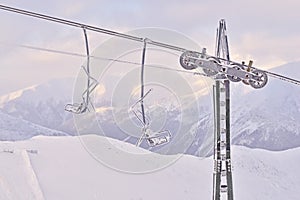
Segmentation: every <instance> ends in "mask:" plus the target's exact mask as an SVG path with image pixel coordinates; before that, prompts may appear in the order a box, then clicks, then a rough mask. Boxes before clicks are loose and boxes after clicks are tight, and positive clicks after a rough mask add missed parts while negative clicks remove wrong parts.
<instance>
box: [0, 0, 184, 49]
mask: <svg viewBox="0 0 300 200" xmlns="http://www.w3.org/2000/svg"><path fill="white" fill-rule="evenodd" d="M0 9H2V10H5V11H9V12H14V13H18V14H22V15H26V16H30V17H35V18H39V19H43V20H47V21H52V22H56V23H60V24H64V25H68V26H73V27H77V28H85V29H86V30H90V31H94V32H98V33H103V34H107V35H111V36H116V37H120V38H124V39H128V40H132V41H136V42H144V38H142V37H137V36H133V35H128V34H124V33H119V32H116V31H111V30H108V29H103V28H99V27H96V26H91V25H87V24H83V23H78V22H74V21H70V20H65V19H62V18H57V17H52V16H48V15H43V14H39V13H35V12H31V11H27V10H22V9H17V8H13V7H9V6H4V5H0ZM148 43H149V44H151V45H154V46H159V47H163V48H167V49H171V50H175V51H180V52H185V51H186V49H184V48H181V47H178V46H174V45H170V44H165V43H161V42H157V41H152V40H149V41H148Z"/></svg>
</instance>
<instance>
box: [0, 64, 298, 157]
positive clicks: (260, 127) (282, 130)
mask: <svg viewBox="0 0 300 200" xmlns="http://www.w3.org/2000/svg"><path fill="white" fill-rule="evenodd" d="M272 71H274V72H278V73H280V74H282V75H287V76H290V77H293V78H296V79H297V78H298V79H300V62H297V63H290V64H287V65H283V66H280V67H277V68H274V69H272ZM113 80H114V79H113V78H112V81H113ZM106 84H109V83H106ZM73 85H74V80H73V79H60V80H59V79H57V80H52V81H50V82H48V83H45V84H41V85H37V86H33V87H30V88H25V89H23V90H20V91H17V92H14V93H11V94H8V95H4V96H2V97H0V110H1V111H2V112H3V113H5V114H2V115H1V118H0V120H2V121H3V122H5V120H7V118H10V119H12V118H15V119H18V120H26V121H27V122H30V123H31V124H35V125H38V126H42V127H47V128H48V129H52V130H57V131H58V132H59V133H61V134H63V133H67V134H70V135H75V134H76V132H77V131H76V126H75V124H74V121H73V117H72V114H70V113H67V112H65V111H64V106H65V104H67V103H70V102H72V92H73ZM106 90H107V91H108V90H109V89H108V88H106ZM108 92H111V91H108ZM105 95H106V94H102V97H103V98H101V99H99V100H97V101H96V103H95V106H96V107H97V108H98V109H97V111H98V112H97V119H98V122H96V121H95V118H92V117H91V115H82V116H79V117H78V116H77V117H76V118H75V121H76V120H77V121H78V119H79V118H81V117H82V119H84V120H82V121H83V122H85V123H84V124H79V126H78V124H77V128H78V130H79V131H80V132H81V133H83V132H86V133H88V132H97V131H100V132H104V133H107V134H108V135H107V136H109V137H113V138H116V139H119V140H126V141H127V142H131V143H135V141H136V138H134V137H128V134H125V133H124V132H123V131H122V130H120V128H119V127H118V125H117V124H116V123H115V117H116V116H114V115H115V114H116V113H113V112H112V111H113V109H114V108H113V107H112V104H111V102H110V101H109V98H106V97H105ZM231 99H232V100H231V123H232V128H231V130H232V143H233V144H238V145H244V146H248V147H251V148H263V149H269V150H284V149H290V148H294V147H300V137H299V133H300V124H299V123H298V122H299V121H300V102H299V99H300V86H297V85H293V84H289V83H287V82H284V81H281V80H277V79H273V78H269V83H268V84H267V86H266V87H265V88H263V89H259V90H255V89H252V88H251V87H249V86H245V85H244V84H242V83H239V84H236V83H233V84H231ZM198 100H199V102H200V103H201V105H200V106H199V109H200V110H201V112H200V115H197V113H196V112H195V111H194V110H193V108H194V103H195V102H190V101H189V99H184V100H183V102H185V103H184V105H182V107H181V109H184V110H185V112H186V114H187V117H186V118H185V121H184V122H182V121H181V117H182V116H181V115H182V113H181V111H180V109H179V108H178V107H176V105H175V106H174V105H173V106H171V105H168V106H165V105H166V104H163V105H162V104H161V103H160V106H159V104H157V106H155V105H156V104H155V105H152V106H151V108H150V110H151V113H152V114H151V115H152V119H155V120H157V121H159V120H163V117H165V116H167V118H166V119H167V120H166V121H165V127H166V128H167V129H169V130H170V131H171V132H175V133H176V131H178V130H179V129H180V128H181V132H180V134H177V135H175V139H174V141H173V143H172V142H171V143H170V145H171V144H173V145H174V148H178V146H185V145H188V146H189V148H188V150H187V152H186V153H189V154H194V155H198V154H209V153H211V151H212V148H211V147H212V140H213V114H212V105H211V104H212V99H211V95H204V96H200V97H199V99H198ZM203 102H204V103H203ZM162 111H163V114H164V115H165V116H163V115H162V114H161V113H162ZM118 113H119V115H120V116H122V117H123V115H124V116H125V117H124V118H122V119H123V122H124V123H125V124H126V123H129V122H130V123H132V119H129V118H128V109H125V108H124V109H123V110H121V111H120V110H119V111H118ZM126 116H127V117H126ZM0 122H1V121H0ZM98 123H100V125H101V129H102V130H100V129H99V128H97V127H98ZM83 126H84V127H83ZM6 129H8V128H7V127H6V126H2V127H1V130H3V132H5V131H6ZM83 129H84V130H83ZM129 130H132V132H137V133H134V134H133V135H136V134H137V135H138V134H140V133H138V132H139V131H140V129H137V128H135V129H130V128H129ZM31 132H32V131H31ZM33 132H34V131H33ZM183 132H184V133H186V134H183ZM35 133H38V132H37V131H35ZM100 135H103V133H101V134H100ZM31 136H32V134H31V133H30V132H29V133H28V135H26V134H24V135H22V136H20V135H19V136H16V137H14V136H11V137H8V136H7V134H0V139H1V140H10V139H12V140H16V139H26V138H29V137H31ZM190 140H193V141H190ZM190 143H192V144H190ZM185 147H186V146H185ZM168 151H169V153H171V152H173V153H176V149H172V148H171V147H170V148H169V149H168ZM177 153H178V152H177Z"/></svg>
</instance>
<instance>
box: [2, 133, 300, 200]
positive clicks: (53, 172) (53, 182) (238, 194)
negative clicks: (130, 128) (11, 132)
mask: <svg viewBox="0 0 300 200" xmlns="http://www.w3.org/2000/svg"><path fill="white" fill-rule="evenodd" d="M84 137H85V138H87V137H89V138H90V139H93V140H99V141H101V140H104V139H105V138H103V137H98V136H92V135H88V136H84ZM111 142H114V143H118V144H119V145H121V146H122V147H123V148H124V149H127V150H130V151H131V152H133V153H143V152H144V150H142V149H139V148H136V147H134V146H132V145H130V144H127V143H122V142H118V141H115V140H111ZM2 149H4V150H13V151H14V152H13V153H7V152H1V153H0V180H1V181H0V191H1V192H0V199H3V200H14V199H20V196H21V195H22V197H21V199H24V198H25V199H49V200H52V199H74V200H75V199H105V200H106V199H109V200H118V199H124V200H137V199H138V200H141V199H143V200H153V199H157V200H163V199H172V200H182V199H188V200H196V199H211V198H212V196H211V195H212V169H213V165H212V159H211V158H206V159H199V158H197V157H193V156H188V155H184V156H183V157H181V158H180V159H179V160H178V161H177V162H176V163H174V164H173V165H171V166H169V167H167V168H164V169H162V170H160V171H156V172H152V173H145V174H128V173H122V172H118V171H115V170H113V169H110V168H108V167H106V166H104V165H103V164H101V163H99V162H98V161H96V160H95V159H94V158H93V157H91V156H90V154H88V153H87V151H86V150H85V148H84V147H83V146H82V144H81V143H80V140H79V138H78V137H45V136H39V137H35V138H33V139H31V140H27V141H20V142H0V150H2ZM100 149H101V151H103V152H104V153H105V154H106V155H108V156H114V154H115V153H116V152H115V151H114V150H113V149H111V148H107V146H101V147H100ZM299 153H300V149H299V148H298V149H291V150H288V151H284V152H269V151H265V150H255V149H248V148H245V147H234V148H233V158H234V159H233V178H234V195H235V199H243V200H253V199H264V200H282V199H289V200H296V199H299V197H298V196H299V190H300V173H298V169H297V168H298V167H297V166H299V164H300V158H299V156H298V155H299ZM161 156H162V157H164V156H163V155H161ZM28 158H29V159H28ZM138 162H141V161H139V160H136V164H137V165H138V164H139V163H138ZM291 163H293V164H291ZM12 166H13V167H12ZM23 197H24V198H23ZM26 197H28V198H26Z"/></svg>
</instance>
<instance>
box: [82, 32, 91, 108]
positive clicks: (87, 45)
mask: <svg viewBox="0 0 300 200" xmlns="http://www.w3.org/2000/svg"><path fill="white" fill-rule="evenodd" d="M83 34H84V41H85V47H86V56H87V58H86V73H87V74H88V75H90V50H89V41H88V36H87V33H86V29H85V28H83ZM90 85H91V79H90V77H88V78H87V90H86V106H87V107H88V106H89V99H90V90H89V88H90Z"/></svg>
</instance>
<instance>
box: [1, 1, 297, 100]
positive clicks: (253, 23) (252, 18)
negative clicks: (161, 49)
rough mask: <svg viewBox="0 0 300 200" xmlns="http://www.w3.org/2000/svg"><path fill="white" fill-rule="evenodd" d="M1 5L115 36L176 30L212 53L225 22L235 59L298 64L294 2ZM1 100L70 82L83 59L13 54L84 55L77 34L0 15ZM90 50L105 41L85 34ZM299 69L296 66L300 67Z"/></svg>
mask: <svg viewBox="0 0 300 200" xmlns="http://www.w3.org/2000/svg"><path fill="white" fill-rule="evenodd" d="M1 4H2V5H7V6H12V7H17V8H20V9H25V10H30V11H34V12H38V13H43V14H47V15H51V16H56V17H61V18H65V19H70V20H73V21H78V22H82V23H86V24H91V25H95V26H99V27H103V28H107V29H112V30H116V31H120V32H125V31H129V30H132V29H137V28H142V27H161V28H166V29H171V30H175V31H178V32H181V33H182V34H184V35H186V36H188V37H190V38H192V39H193V40H195V41H197V43H199V45H200V46H201V47H206V48H207V50H208V52H209V53H211V54H213V52H214V44H215V32H216V27H217V24H218V21H219V20H220V19H222V18H224V19H226V22H227V28H228V34H229V44H230V51H231V57H232V59H233V60H236V61H241V60H249V59H252V60H254V63H255V64H256V66H259V67H260V68H263V69H268V68H272V67H275V66H278V65H281V64H284V63H288V62H295V61H299V60H300V59H299V49H300V26H299V25H300V12H299V8H300V1H299V0H285V1H271V0H265V1H262V0H243V1H238V0H227V1H221V0H190V1H179V0H173V1H162V0H151V1H149V0H148V1H146V0H134V1H125V0H85V1H82V0H81V1H79V0H72V1H71V0H64V1H58V0H52V1H40V0H26V1H19V0H2V1H1ZM0 24H1V32H0V36H1V37H0V74H1V79H0V85H1V86H0V95H1V94H4V93H7V92H10V91H13V90H16V89H20V88H24V87H28V86H30V85H32V84H38V83H40V82H44V81H47V80H49V79H53V78H61V77H68V76H75V75H76V74H77V73H78V70H79V67H80V66H81V64H82V63H83V62H84V59H83V58H78V57H72V56H63V55H54V54H48V53H43V52H38V51H32V50H27V49H21V48H16V47H13V46H9V45H6V44H4V43H14V44H25V45H32V46H39V47H44V48H52V49H58V50H63V51H70V52H77V53H82V54H84V52H85V51H84V50H85V49H84V43H83V38H82V30H80V29H76V28H72V27H67V26H63V25H59V24H55V23H51V22H47V21H43V20H39V19H34V18H30V17H24V16H21V15H18V14H14V13H9V12H6V11H2V10H0ZM89 37H90V43H91V49H93V48H96V47H97V46H98V45H99V44H100V43H101V42H103V40H104V39H106V38H108V37H107V36H104V35H101V34H96V33H90V34H89ZM299 67H300V66H299Z"/></svg>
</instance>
